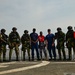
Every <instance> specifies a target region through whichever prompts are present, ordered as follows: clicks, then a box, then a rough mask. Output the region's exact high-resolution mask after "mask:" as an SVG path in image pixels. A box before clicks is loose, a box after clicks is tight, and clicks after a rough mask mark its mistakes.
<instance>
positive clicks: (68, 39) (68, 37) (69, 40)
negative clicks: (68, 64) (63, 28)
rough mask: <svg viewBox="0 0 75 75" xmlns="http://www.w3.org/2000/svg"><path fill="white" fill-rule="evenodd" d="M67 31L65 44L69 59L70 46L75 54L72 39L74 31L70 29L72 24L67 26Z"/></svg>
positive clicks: (74, 44)
mask: <svg viewBox="0 0 75 75" xmlns="http://www.w3.org/2000/svg"><path fill="white" fill-rule="evenodd" d="M67 29H68V31H67V33H66V45H67V48H68V53H69V54H68V55H69V60H71V59H72V55H71V54H72V53H71V52H72V48H73V52H74V54H75V41H74V31H73V29H72V26H68V27H67Z"/></svg>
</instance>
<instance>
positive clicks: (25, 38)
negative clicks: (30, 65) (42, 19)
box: [21, 30, 30, 61]
mask: <svg viewBox="0 0 75 75" xmlns="http://www.w3.org/2000/svg"><path fill="white" fill-rule="evenodd" d="M21 42H22V51H23V60H25V52H26V50H27V53H28V57H29V61H30V35H29V34H28V30H25V31H24V34H23V35H22V37H21Z"/></svg>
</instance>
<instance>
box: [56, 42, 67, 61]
mask: <svg viewBox="0 0 75 75" xmlns="http://www.w3.org/2000/svg"><path fill="white" fill-rule="evenodd" d="M57 49H58V54H59V59H60V60H61V52H62V53H63V57H64V60H65V59H66V54H65V49H64V43H63V42H60V43H58V44H57Z"/></svg>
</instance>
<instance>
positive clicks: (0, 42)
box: [0, 29, 8, 61]
mask: <svg viewBox="0 0 75 75" xmlns="http://www.w3.org/2000/svg"><path fill="white" fill-rule="evenodd" d="M5 32H6V30H5V29H1V34H0V61H1V54H2V53H3V61H6V45H7V44H8V36H7V35H6V34H5Z"/></svg>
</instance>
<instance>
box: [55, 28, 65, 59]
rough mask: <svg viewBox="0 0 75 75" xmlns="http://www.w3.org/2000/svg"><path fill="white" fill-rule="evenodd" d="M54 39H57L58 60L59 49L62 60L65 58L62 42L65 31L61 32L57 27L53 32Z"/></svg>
mask: <svg viewBox="0 0 75 75" xmlns="http://www.w3.org/2000/svg"><path fill="white" fill-rule="evenodd" d="M55 39H57V49H58V54H59V60H61V50H62V53H63V57H64V60H66V55H65V50H64V42H65V33H64V32H62V29H61V28H60V27H58V28H57V33H55Z"/></svg>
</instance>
